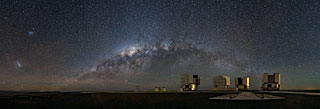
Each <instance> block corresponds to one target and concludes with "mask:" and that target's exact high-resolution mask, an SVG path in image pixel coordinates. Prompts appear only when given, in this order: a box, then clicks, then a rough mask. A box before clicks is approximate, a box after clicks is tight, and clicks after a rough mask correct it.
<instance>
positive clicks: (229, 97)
mask: <svg viewBox="0 0 320 109" xmlns="http://www.w3.org/2000/svg"><path fill="white" fill-rule="evenodd" d="M209 99H211V100H279V99H285V98H284V97H278V96H272V95H267V94H254V93H252V92H241V93H240V94H227V95H222V96H217V97H212V98H209Z"/></svg>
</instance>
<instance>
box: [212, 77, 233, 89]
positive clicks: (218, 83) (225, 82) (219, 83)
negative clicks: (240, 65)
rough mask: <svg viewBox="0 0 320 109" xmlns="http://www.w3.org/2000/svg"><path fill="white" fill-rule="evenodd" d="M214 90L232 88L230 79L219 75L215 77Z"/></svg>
mask: <svg viewBox="0 0 320 109" xmlns="http://www.w3.org/2000/svg"><path fill="white" fill-rule="evenodd" d="M212 80H213V88H228V87H229V86H230V77H228V76H225V75H219V76H216V77H213V79H212Z"/></svg>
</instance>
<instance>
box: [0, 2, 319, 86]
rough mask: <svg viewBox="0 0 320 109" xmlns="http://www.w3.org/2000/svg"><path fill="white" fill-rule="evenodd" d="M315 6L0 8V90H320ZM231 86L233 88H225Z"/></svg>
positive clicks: (176, 4)
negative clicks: (217, 82)
mask: <svg viewBox="0 0 320 109" xmlns="http://www.w3.org/2000/svg"><path fill="white" fill-rule="evenodd" d="M319 6H320V1H319V0H281V1H280V0H201V1H198V0H105V1H102V0H94V1H89V0H81V1H80V0H54V1H52V0H1V1H0V90H18V91H26V90H27V91H48V90H58V91H83V90H93V91H101V90H138V89H137V88H139V90H152V89H153V88H154V87H155V86H165V87H167V88H168V90H173V91H174V90H177V89H178V88H179V86H180V78H181V75H182V74H185V73H193V74H198V75H199V76H200V78H201V85H200V86H199V88H200V89H201V90H208V89H209V88H211V87H212V77H214V76H218V75H222V74H223V75H227V76H230V77H231V78H232V79H231V83H232V84H231V85H234V83H233V82H234V79H233V78H236V77H244V76H249V77H250V79H251V81H250V82H251V83H250V84H251V89H259V87H260V86H261V84H262V83H261V77H262V74H263V73H265V72H268V73H270V74H271V73H274V72H279V73H280V74H281V86H282V89H319V88H320V79H319V77H320V74H319V73H320V69H319V67H320V66H319V65H320V7H319ZM232 87H234V86H232Z"/></svg>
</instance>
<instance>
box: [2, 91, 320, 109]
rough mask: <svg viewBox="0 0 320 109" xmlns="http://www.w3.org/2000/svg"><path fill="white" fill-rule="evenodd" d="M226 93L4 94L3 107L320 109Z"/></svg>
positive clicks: (314, 104)
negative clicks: (225, 97) (234, 97)
mask: <svg viewBox="0 0 320 109" xmlns="http://www.w3.org/2000/svg"><path fill="white" fill-rule="evenodd" d="M224 94H226V93H209V92H199V93H103V92H99V93H80V92H68V93H67V92H66V93H61V92H49V93H4V92H3V93H1V97H0V102H1V105H0V108H1V109H5V108H241V107H247V108H272V109H277V108H291V109H295V108H305V109H306V108H320V105H318V103H319V102H320V96H307V95H294V94H270V95H275V96H281V97H285V98H286V99H284V100H265V101H223V100H209V99H208V98H210V97H215V96H220V95H224Z"/></svg>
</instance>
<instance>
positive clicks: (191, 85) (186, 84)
mask: <svg viewBox="0 0 320 109" xmlns="http://www.w3.org/2000/svg"><path fill="white" fill-rule="evenodd" d="M198 85H200V78H199V76H198V75H193V74H183V75H182V77H181V89H182V90H181V89H179V90H181V91H196V90H197V89H198Z"/></svg>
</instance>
